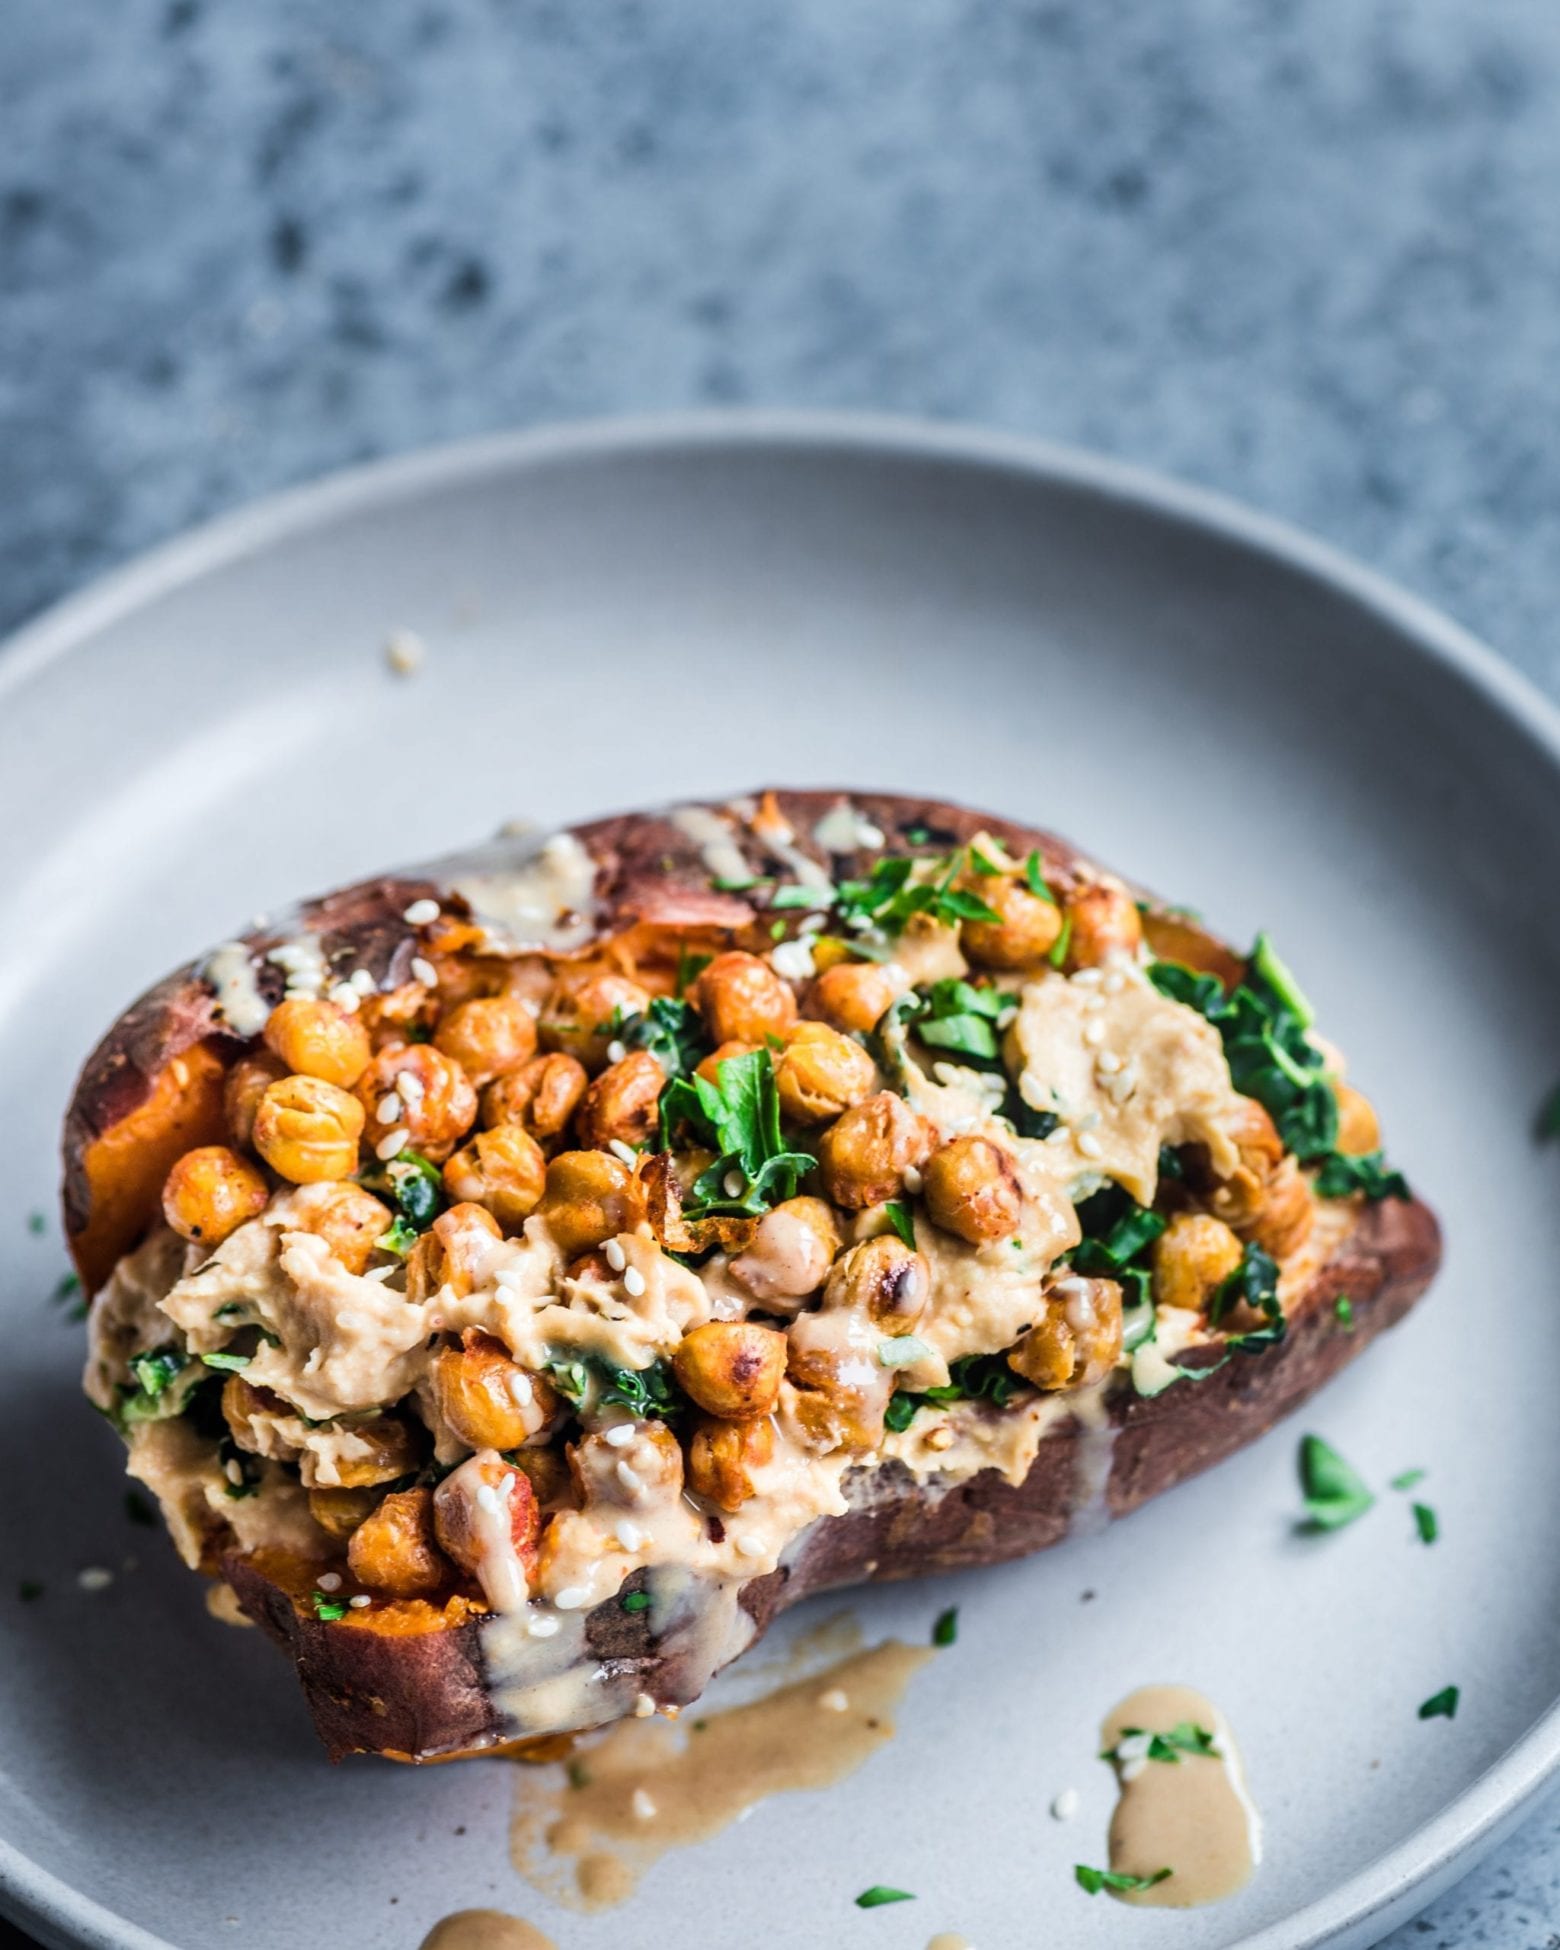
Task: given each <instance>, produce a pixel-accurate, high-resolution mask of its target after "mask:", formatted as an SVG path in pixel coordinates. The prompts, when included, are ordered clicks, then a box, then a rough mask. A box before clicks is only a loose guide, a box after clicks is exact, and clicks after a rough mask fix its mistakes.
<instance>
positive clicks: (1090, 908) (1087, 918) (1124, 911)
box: [1067, 881, 1143, 969]
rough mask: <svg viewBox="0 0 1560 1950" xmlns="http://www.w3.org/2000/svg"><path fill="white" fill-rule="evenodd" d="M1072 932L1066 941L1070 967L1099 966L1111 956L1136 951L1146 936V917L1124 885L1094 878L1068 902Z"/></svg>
mask: <svg viewBox="0 0 1560 1950" xmlns="http://www.w3.org/2000/svg"><path fill="white" fill-rule="evenodd" d="M1067 916H1068V919H1069V920H1070V921H1071V922H1072V934H1071V936H1070V937H1069V938H1068V943H1067V966H1068V968H1069V969H1073V968H1097V967H1099V965H1100V963H1101V962H1103V961H1106V960H1108V959H1109V958H1110V957H1111V956H1112V955H1133V954H1136V952H1137V949H1138V944H1139V943H1140V942H1141V941H1142V939H1143V917H1142V915H1141V914H1139V913H1138V910H1137V902H1136V901H1135V900H1134V899H1133V898H1132V896H1131V895H1130V894H1129V893H1128V892H1127V891H1126V889H1125V888H1124V887H1111V886H1108V885H1107V884H1106V883H1105V882H1104V881H1094V882H1092V883H1091V884H1090V885H1089V886H1087V887H1080V888H1079V889H1078V890H1077V892H1076V893H1074V894H1071V895H1070V896H1069V897H1068V901H1067Z"/></svg>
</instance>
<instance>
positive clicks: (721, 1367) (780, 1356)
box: [672, 1320, 786, 1422]
mask: <svg viewBox="0 0 1560 1950" xmlns="http://www.w3.org/2000/svg"><path fill="white" fill-rule="evenodd" d="M785 1355H786V1344H785V1335H784V1334H782V1333H780V1332H779V1330H778V1329H776V1328H774V1327H759V1326H757V1325H755V1324H754V1323H753V1322H752V1321H746V1320H710V1321H706V1322H705V1323H704V1325H703V1326H702V1327H695V1328H693V1329H691V1330H690V1331H689V1332H688V1333H686V1334H684V1335H683V1337H682V1339H681V1340H680V1341H679V1342H678V1344H677V1347H676V1350H675V1352H674V1353H673V1355H672V1372H673V1373H674V1374H675V1375H676V1376H677V1379H678V1380H679V1381H680V1382H681V1383H682V1385H683V1388H684V1389H685V1390H686V1392H687V1393H688V1394H689V1395H691V1396H692V1397H693V1399H694V1401H695V1402H697V1403H698V1405H699V1407H700V1408H702V1409H703V1410H704V1412H705V1414H706V1415H715V1416H719V1417H720V1418H721V1420H722V1421H728V1422H748V1421H751V1420H752V1419H753V1418H754V1417H755V1416H758V1415H768V1414H770V1413H771V1412H772V1410H773V1408H774V1405H775V1402H776V1401H777V1400H778V1398H779V1394H780V1383H781V1382H782V1381H783V1380H784V1379H785Z"/></svg>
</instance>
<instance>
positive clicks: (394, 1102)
mask: <svg viewBox="0 0 1560 1950" xmlns="http://www.w3.org/2000/svg"><path fill="white" fill-rule="evenodd" d="M374 1115H375V1117H376V1118H378V1120H379V1122H380V1123H381V1124H393V1123H394V1122H395V1121H396V1119H397V1118H398V1117H399V1116H400V1115H401V1099H400V1098H399V1097H398V1096H397V1095H396V1093H395V1092H394V1091H393V1090H392V1091H391V1092H390V1094H389V1095H388V1096H387V1097H381V1098H380V1100H379V1103H378V1105H377V1106H376V1108H375V1110H374Z"/></svg>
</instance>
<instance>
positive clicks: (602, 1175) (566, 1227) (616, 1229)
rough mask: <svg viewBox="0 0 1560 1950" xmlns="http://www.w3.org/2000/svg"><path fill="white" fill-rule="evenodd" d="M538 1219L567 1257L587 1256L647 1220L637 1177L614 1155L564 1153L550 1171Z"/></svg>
mask: <svg viewBox="0 0 1560 1950" xmlns="http://www.w3.org/2000/svg"><path fill="white" fill-rule="evenodd" d="M536 1209H537V1213H538V1215H539V1216H540V1217H541V1218H542V1219H544V1220H545V1221H546V1222H547V1229H548V1231H549V1232H551V1234H552V1236H553V1239H554V1240H555V1241H556V1242H557V1246H558V1250H559V1251H560V1252H561V1253H562V1254H563V1256H564V1258H565V1259H575V1258H577V1257H578V1255H579V1254H581V1253H588V1252H589V1251H590V1250H591V1248H592V1247H593V1246H600V1245H604V1244H605V1243H606V1241H607V1240H609V1239H612V1238H615V1237H616V1235H617V1234H618V1233H620V1232H632V1231H633V1229H634V1227H635V1226H637V1225H639V1224H641V1223H642V1222H643V1220H644V1216H645V1201H644V1194H643V1193H642V1192H641V1190H640V1188H639V1185H638V1183H637V1182H636V1180H635V1178H634V1174H633V1173H632V1172H631V1171H630V1170H629V1168H628V1166H627V1165H625V1164H624V1163H623V1162H622V1160H621V1159H619V1158H614V1157H613V1155H612V1153H611V1152H610V1151H561V1152H560V1153H559V1154H558V1156H557V1157H556V1158H554V1159H553V1161H552V1163H551V1164H550V1165H549V1166H548V1167H547V1185H546V1189H545V1190H544V1191H543V1193H542V1199H541V1203H540V1204H539V1205H538V1206H537V1208H536Z"/></svg>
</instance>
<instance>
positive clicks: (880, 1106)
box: [818, 1090, 937, 1211]
mask: <svg viewBox="0 0 1560 1950" xmlns="http://www.w3.org/2000/svg"><path fill="white" fill-rule="evenodd" d="M936 1141H937V1133H936V1131H935V1129H934V1128H933V1126H932V1125H931V1124H930V1123H929V1122H928V1120H927V1119H926V1118H924V1117H922V1116H920V1115H919V1114H918V1113H917V1112H916V1111H913V1110H912V1109H911V1108H910V1106H909V1105H908V1104H907V1103H906V1102H905V1100H904V1099H903V1098H902V1097H896V1096H895V1095H894V1094H893V1092H892V1091H888V1090H880V1091H879V1092H878V1093H877V1094H876V1095H875V1096H872V1097H867V1098H865V1099H864V1100H863V1101H862V1102H861V1103H859V1104H855V1105H853V1106H852V1107H851V1109H849V1110H848V1111H846V1112H845V1114H844V1116H843V1117H841V1118H839V1119H838V1120H837V1121H836V1122H835V1123H833V1124H831V1125H830V1126H829V1128H828V1130H826V1131H825V1132H824V1134H823V1141H822V1143H821V1144H820V1145H819V1147H818V1166H819V1169H820V1171H821V1172H822V1174H823V1188H824V1190H825V1191H826V1192H827V1193H828V1195H829V1197H830V1198H831V1199H832V1200H833V1202H834V1203H835V1204H836V1205H843V1206H845V1207H846V1208H847V1210H850V1211H859V1210H860V1209H861V1207H863V1206H866V1205H881V1204H882V1203H883V1202H884V1200H885V1199H891V1198H897V1197H898V1196H899V1194H900V1192H901V1190H902V1189H903V1187H904V1175H905V1172H906V1170H908V1169H909V1168H910V1167H911V1166H919V1165H923V1164H925V1162H926V1160H927V1158H928V1157H929V1156H930V1155H931V1151H932V1146H933V1145H934V1144H935V1143H936Z"/></svg>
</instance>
